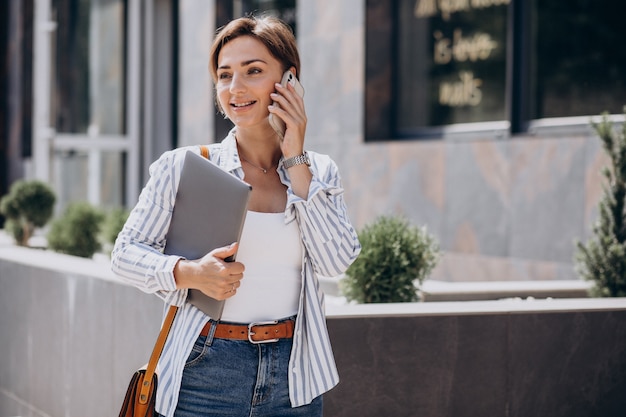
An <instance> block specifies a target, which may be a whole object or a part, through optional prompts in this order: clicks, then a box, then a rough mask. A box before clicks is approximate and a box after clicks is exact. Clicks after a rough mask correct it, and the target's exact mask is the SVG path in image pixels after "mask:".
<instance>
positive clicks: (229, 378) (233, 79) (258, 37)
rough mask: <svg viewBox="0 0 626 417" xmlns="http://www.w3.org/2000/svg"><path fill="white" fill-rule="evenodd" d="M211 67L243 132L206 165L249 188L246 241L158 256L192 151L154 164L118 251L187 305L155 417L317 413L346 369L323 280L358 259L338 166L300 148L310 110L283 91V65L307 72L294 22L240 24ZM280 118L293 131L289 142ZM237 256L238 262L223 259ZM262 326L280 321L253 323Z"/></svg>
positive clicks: (143, 285) (128, 268) (148, 285)
mask: <svg viewBox="0 0 626 417" xmlns="http://www.w3.org/2000/svg"><path fill="white" fill-rule="evenodd" d="M210 70H211V75H212V78H213V81H214V83H215V87H216V96H217V102H218V105H219V107H220V109H221V111H222V112H223V114H224V115H225V116H226V117H228V118H229V119H230V120H231V121H232V122H233V124H234V125H235V127H234V128H233V130H232V131H231V132H230V133H229V134H228V136H227V137H226V138H225V139H224V140H223V141H222V142H221V143H216V144H211V145H208V146H209V151H210V152H209V155H210V159H211V160H212V161H213V162H214V163H216V164H217V165H219V166H220V167H222V168H223V169H224V170H226V171H229V172H231V173H232V174H233V175H236V176H238V177H239V178H242V179H244V180H245V181H246V182H248V183H249V184H250V185H252V193H251V196H250V201H249V206H248V213H247V216H246V220H245V224H244V229H243V232H242V236H241V239H240V242H237V243H234V244H232V245H229V246H227V247H222V248H216V249H215V250H213V251H212V252H210V253H208V254H207V255H206V256H204V257H203V258H201V259H195V260H191V259H182V258H180V257H177V256H166V255H163V254H162V250H163V247H164V245H165V234H166V232H167V228H168V225H169V222H170V220H171V215H172V210H173V205H174V200H175V196H176V188H177V185H178V180H179V176H180V172H181V167H182V160H183V157H184V154H185V152H186V151H189V150H191V151H193V152H197V153H199V152H200V150H199V148H198V147H185V148H180V149H176V150H173V151H170V152H166V153H165V154H163V155H162V156H161V157H160V158H159V160H158V161H156V162H155V163H154V164H152V166H151V167H150V179H149V181H148V183H147V184H146V186H145V188H144V190H143V191H142V193H141V195H140V197H139V201H138V203H137V205H136V207H135V208H134V209H133V211H132V212H131V215H130V217H129V218H128V220H127V222H126V225H125V226H124V228H123V230H122V232H121V233H120V235H119V236H118V239H117V241H116V244H115V248H114V251H113V255H112V268H113V270H114V272H115V273H116V274H118V275H120V276H121V277H123V278H124V279H125V280H127V281H128V282H130V283H132V284H133V285H135V286H136V287H138V288H139V289H141V290H143V291H145V292H149V293H154V294H156V295H158V296H159V297H161V298H162V299H163V300H164V301H165V303H166V307H167V305H169V304H174V305H177V306H180V308H179V311H178V314H177V316H176V319H175V322H174V325H173V327H172V330H171V331H170V334H169V337H168V340H167V343H166V346H165V349H164V352H163V354H162V355H161V359H160V362H159V369H160V374H159V385H158V393H157V406H156V408H157V412H159V413H161V414H162V415H164V416H166V417H172V416H177V417H187V416H194V417H197V416H214V415H220V416H221V415H224V416H226V415H228V416H242V417H243V416H249V415H254V416H272V417H278V416H321V415H322V394H323V393H324V392H326V391H328V390H329V389H331V388H332V387H333V386H335V385H336V384H337V382H338V375H337V370H336V366H335V362H334V359H333V356H332V350H331V348H330V342H329V338H328V333H327V330H326V323H325V316H324V304H323V294H322V292H321V291H320V289H319V286H318V282H317V277H316V274H320V275H323V276H336V275H339V274H341V273H343V272H344V271H345V270H346V269H347V268H348V266H349V265H350V264H351V263H352V262H353V261H354V259H355V258H356V257H357V256H358V254H359V251H360V245H359V242H358V239H357V235H356V232H355V230H354V228H353V227H352V225H351V224H350V221H349V220H348V217H347V214H346V207H345V205H344V201H343V196H342V192H343V190H342V188H341V184H340V182H341V181H340V178H339V174H338V171H337V166H336V165H335V163H334V162H333V161H332V160H331V159H330V158H329V157H328V156H326V155H321V154H318V153H314V152H305V151H304V149H305V148H304V139H305V131H306V124H307V118H306V113H305V109H304V102H303V100H302V98H301V97H300V96H299V95H298V94H296V92H295V90H294V88H293V86H291V85H289V86H287V87H283V86H281V85H280V84H279V82H280V80H281V78H282V75H283V73H284V72H285V71H286V70H291V71H292V72H293V73H294V74H295V75H296V76H299V74H300V59H299V55H298V51H297V46H296V41H295V38H294V36H293V33H292V32H291V29H290V28H289V26H287V25H285V24H284V23H282V22H281V21H279V20H278V19H275V18H271V17H258V18H257V17H246V18H240V19H237V20H234V21H232V22H231V23H229V24H228V25H227V26H225V27H224V28H222V29H221V30H220V31H219V32H218V34H217V37H216V39H215V41H214V43H213V46H212V49H211V56H210ZM274 101H275V102H277V103H278V104H279V106H275V105H273V104H272V103H273V102H274ZM270 114H273V116H272V117H279V118H281V119H282V120H283V121H284V122H285V124H286V131H285V133H284V138H283V139H282V140H281V139H279V136H278V134H277V133H276V132H275V131H274V130H273V128H272V127H271V125H270V122H269V116H270ZM208 220H209V221H210V219H208ZM235 252H237V261H236V262H226V261H225V259H226V258H228V257H229V256H231V255H233V254H235ZM192 288H193V289H198V290H201V291H202V292H204V293H205V294H207V295H209V296H211V297H213V298H216V299H224V300H226V302H225V307H224V312H223V315H222V318H221V320H220V321H219V322H218V321H216V320H212V319H211V318H210V317H208V316H207V315H205V314H204V313H202V312H201V311H200V310H198V309H197V308H195V307H194V306H192V305H191V304H189V303H186V302H185V299H186V297H187V291H188V289H192ZM259 322H262V323H263V322H271V323H276V324H270V325H259V326H256V325H252V323H259ZM249 325H250V326H251V327H249ZM250 328H251V329H252V330H251V331H249V329H250ZM249 338H250V340H249Z"/></svg>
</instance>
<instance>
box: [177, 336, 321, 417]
mask: <svg viewBox="0 0 626 417" xmlns="http://www.w3.org/2000/svg"><path fill="white" fill-rule="evenodd" d="M291 344H292V339H281V340H279V341H278V342H274V343H266V344H259V345H255V344H252V343H250V342H248V341H242V340H230V339H217V338H214V339H212V340H211V339H210V337H205V336H200V337H198V339H197V340H196V343H195V345H194V347H193V349H192V351H191V354H190V355H189V357H188V359H187V363H186V365H185V369H184V371H183V379H182V385H181V388H180V394H179V399H178V406H177V408H176V412H175V413H174V416H175V417H213V416H220V417H221V416H229V417H321V416H322V397H321V396H320V397H318V398H316V399H315V400H313V402H312V403H311V404H309V405H306V406H302V407H296V408H292V407H291V403H290V401H289V387H288V379H287V375H288V372H289V356H290V354H291Z"/></svg>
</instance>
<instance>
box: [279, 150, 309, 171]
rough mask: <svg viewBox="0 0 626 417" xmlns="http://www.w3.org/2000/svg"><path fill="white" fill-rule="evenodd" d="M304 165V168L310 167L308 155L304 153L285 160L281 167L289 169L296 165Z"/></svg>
mask: <svg viewBox="0 0 626 417" xmlns="http://www.w3.org/2000/svg"><path fill="white" fill-rule="evenodd" d="M302 164H306V166H308V167H310V166H311V160H310V159H309V155H308V154H307V153H306V152H304V153H303V154H302V155H298V156H292V157H291V158H287V159H285V160H284V161H283V167H284V168H285V169H289V168H291V167H293V166H296V165H302Z"/></svg>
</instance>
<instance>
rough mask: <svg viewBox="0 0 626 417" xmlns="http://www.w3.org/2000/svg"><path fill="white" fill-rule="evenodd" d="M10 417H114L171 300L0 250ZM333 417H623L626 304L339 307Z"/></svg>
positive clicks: (29, 252) (328, 405) (83, 269)
mask: <svg viewBox="0 0 626 417" xmlns="http://www.w3.org/2000/svg"><path fill="white" fill-rule="evenodd" d="M0 289H1V290H0V416H21V417H84V416H90V417H110V416H113V415H116V414H117V412H118V411H119V405H120V404H121V401H122V398H123V394H124V392H125V390H126V386H127V384H128V381H129V379H130V376H131V374H132V372H133V371H134V370H135V369H136V368H138V367H140V366H141V365H143V364H144V363H145V362H147V358H148V356H149V354H150V351H151V349H152V346H153V344H154V340H155V338H156V335H157V333H158V328H159V323H160V319H161V315H162V310H163V309H162V305H161V303H160V301H159V300H158V299H157V298H156V297H154V296H150V295H146V294H142V293H141V292H139V291H138V290H136V289H135V288H132V287H129V286H126V285H124V284H122V283H120V282H119V281H117V280H116V279H115V278H114V277H113V276H112V274H111V273H110V271H109V269H108V263H107V262H106V260H104V261H103V262H101V261H92V260H86V259H81V258H75V257H71V256H65V255H59V254H54V253H51V252H47V251H42V250H35V249H25V248H15V247H13V246H11V245H0ZM327 308H328V327H329V332H330V337H331V339H332V343H333V349H334V352H335V356H336V359H337V364H338V366H339V373H340V376H341V383H340V384H339V386H338V387H337V388H335V389H334V390H332V391H331V392H330V393H328V394H327V395H326V397H325V415H326V416H329V417H352V416H354V417H368V416H372V417H380V416H417V415H426V416H429V417H439V416H441V417H444V416H451V415H453V416H455V417H463V416H468V417H474V416H510V417H516V416H519V417H523V416H529V415H533V416H544V415H545V416H568V417H577V416H580V417H583V416H584V417H594V416H598V417H612V416H621V415H623V410H624V409H626V397H624V396H623V392H624V390H626V360H625V359H624V358H626V299H606V300H595V299H562V300H541V301H540V300H536V301H516V300H508V301H481V302H477V301H473V302H426V303H406V304H387V305H342V304H331V303H329V305H328V306H327Z"/></svg>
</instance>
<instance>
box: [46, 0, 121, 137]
mask: <svg viewBox="0 0 626 417" xmlns="http://www.w3.org/2000/svg"><path fill="white" fill-rule="evenodd" d="M52 10H53V18H54V19H55V20H56V22H57V26H56V34H55V35H56V36H55V38H56V39H55V43H56V45H54V46H55V48H54V50H55V51H56V56H55V68H54V87H55V89H54V93H53V97H52V108H53V109H54V112H53V114H54V116H53V117H55V119H54V120H52V121H51V122H52V125H53V126H55V128H56V131H57V132H61V133H83V134H84V133H87V132H89V133H91V134H123V133H124V109H125V107H124V103H125V100H124V89H125V73H124V68H125V61H124V54H125V49H124V44H125V30H124V28H125V15H126V10H125V2H124V1H121V0H53V6H52Z"/></svg>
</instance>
